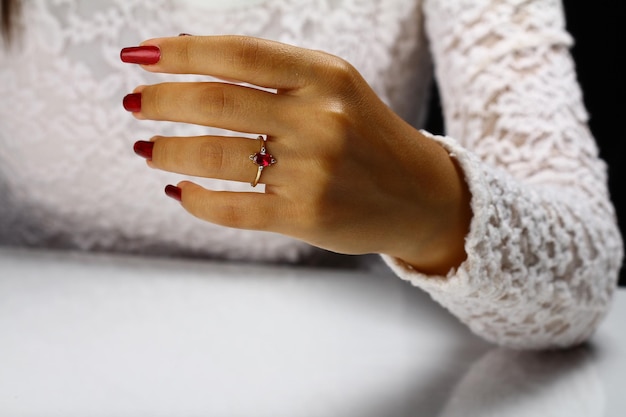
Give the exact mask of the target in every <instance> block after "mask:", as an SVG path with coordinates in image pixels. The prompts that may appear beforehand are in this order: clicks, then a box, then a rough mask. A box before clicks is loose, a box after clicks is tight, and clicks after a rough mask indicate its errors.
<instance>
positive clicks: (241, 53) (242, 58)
mask: <svg viewBox="0 0 626 417" xmlns="http://www.w3.org/2000/svg"><path fill="white" fill-rule="evenodd" d="M234 51H236V52H235V54H234V57H233V59H234V60H235V61H236V62H235V64H237V65H238V66H240V67H242V68H244V69H246V70H248V71H255V70H257V69H258V67H259V64H260V62H261V44H260V40H259V39H256V38H252V37H237V38H235V48H234Z"/></svg>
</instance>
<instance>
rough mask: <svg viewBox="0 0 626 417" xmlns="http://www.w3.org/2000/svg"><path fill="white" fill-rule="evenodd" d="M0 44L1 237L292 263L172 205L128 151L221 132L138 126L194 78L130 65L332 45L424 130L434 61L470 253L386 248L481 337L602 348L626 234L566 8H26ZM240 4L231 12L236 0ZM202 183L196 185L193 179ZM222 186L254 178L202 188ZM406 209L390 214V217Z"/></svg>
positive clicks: (78, 1) (302, 253)
mask: <svg viewBox="0 0 626 417" xmlns="http://www.w3.org/2000/svg"><path fill="white" fill-rule="evenodd" d="M22 3H23V4H22V16H21V18H20V21H19V22H18V23H19V24H20V25H21V26H22V34H21V37H20V38H19V39H18V40H17V42H15V43H14V44H13V45H12V47H11V48H10V49H9V48H4V49H3V50H2V51H0V243H1V244H4V245H7V244H8V245H27V246H47V247H64V248H79V249H83V250H106V251H124V252H131V253H151V254H187V255H198V256H205V257H219V258H227V259H247V260H265V261H270V260H271V261H289V262H297V261H298V260H300V259H303V258H305V257H306V256H308V255H309V254H310V253H311V248H310V247H309V246H307V245H306V244H303V243H298V242H294V241H293V240H291V239H289V238H286V237H283V236H279V235H275V234H270V233H260V232H250V231H243V230H235V229H226V228H221V227H217V226H214V225H211V224H208V223H204V222H201V221H200V220H197V219H195V218H193V217H192V216H190V215H188V214H187V213H185V212H184V211H183V210H181V209H180V207H179V206H178V205H177V204H173V203H172V202H171V201H169V200H167V199H166V198H165V197H164V196H163V186H164V185H165V184H167V183H175V182H177V181H178V180H180V179H182V177H181V176H177V175H175V174H170V173H164V172H157V171H151V170H147V169H146V167H145V163H144V162H143V161H142V159H141V158H138V157H137V156H136V155H134V153H133V151H132V144H133V143H134V142H135V141H136V140H139V139H143V140H145V139H148V138H150V137H151V136H153V135H154V134H162V135H192V134H206V133H224V132H214V131H213V129H209V128H203V127H198V126H188V125H182V124H174V123H166V122H145V121H143V122H141V121H137V120H135V119H134V118H132V117H130V116H129V115H128V113H127V112H125V111H124V110H123V108H122V106H121V99H122V97H123V96H124V95H125V94H126V93H128V92H130V91H131V90H132V89H133V88H134V87H135V86H137V85H140V84H146V83H153V82H158V81H160V80H165V79H169V80H171V79H173V78H175V79H196V78H194V77H193V76H167V75H155V74H148V73H146V72H144V71H141V70H139V69H138V68H137V67H136V66H133V65H126V64H122V63H121V62H120V60H119V51H120V49H121V48H122V47H124V46H132V45H136V44H137V43H139V42H140V41H142V40H144V39H147V38H151V37H157V36H171V35H176V34H178V33H180V32H187V33H192V34H198V35H199V34H206V35H209V34H225V33H236V34H245V35H253V36H260V37H265V38H271V39H276V40H279V41H282V42H286V43H291V44H296V45H299V46H303V47H308V48H314V49H322V50H325V51H327V52H330V53H334V54H337V55H339V56H341V57H343V58H345V59H347V60H348V61H350V62H351V63H352V64H354V65H355V67H356V68H357V69H359V70H360V71H361V73H362V74H363V75H364V77H365V78H366V79H367V80H368V82H369V83H370V84H371V85H372V87H373V88H374V89H375V90H376V92H377V93H378V94H379V95H380V96H381V98H382V99H383V100H384V101H385V102H387V103H388V104H389V105H390V106H391V107H392V108H393V109H394V110H396V112H398V113H399V114H400V115H401V116H402V117H404V118H405V119H406V120H409V121H410V122H412V123H413V124H414V125H415V126H416V127H419V126H420V123H421V121H422V118H423V114H424V104H425V102H426V100H427V97H426V96H427V94H426V92H427V91H428V86H429V83H430V82H431V80H432V76H433V74H432V71H431V68H432V64H434V68H435V71H436V72H435V75H436V77H437V81H438V83H439V88H440V91H441V93H442V101H443V105H444V111H445V122H446V130H447V132H446V133H447V136H446V137H433V139H434V140H437V141H439V142H441V144H442V145H443V146H445V147H446V148H447V149H448V150H449V152H450V154H451V155H453V156H454V157H455V158H457V159H458V161H459V163H460V165H461V167H462V169H463V170H464V173H465V176H466V179H467V182H468V184H469V187H470V190H471V193H472V210H473V220H472V224H471V230H470V232H469V235H468V236H467V243H466V250H467V254H468V258H467V260H466V261H465V262H464V263H463V264H462V265H461V266H460V267H459V268H458V270H454V271H450V272H449V274H448V276H447V277H432V276H428V277H427V276H423V275H422V274H419V273H417V272H416V271H413V270H411V268H409V267H408V266H407V265H404V264H403V263H402V262H400V261H398V260H395V259H389V258H385V260H386V261H387V263H388V264H389V265H390V267H391V268H392V269H393V270H394V271H395V272H396V273H397V274H398V275H399V276H400V277H402V278H403V279H406V280H409V281H411V282H412V283H413V284H415V285H417V286H419V287H421V288H422V289H424V290H426V291H428V292H429V293H430V294H431V295H432V296H433V298H434V299H436V300H437V301H439V302H440V303H441V304H442V305H444V306H445V307H447V308H448V309H449V310H450V311H451V312H452V313H453V314H455V315H456V316H457V317H459V319H460V320H462V321H463V322H465V323H467V325H468V326H469V327H470V328H471V329H472V330H473V331H475V332H476V333H477V334H479V335H481V336H482V337H484V338H486V339H488V340H491V341H493V342H496V343H500V344H503V345H509V346H515V347H521V348H545V347H551V346H566V345H571V344H576V343H578V342H580V341H583V340H585V339H587V338H588V337H589V336H590V335H591V334H592V333H593V331H594V330H595V328H596V325H597V324H598V323H599V321H600V320H601V319H602V317H603V316H604V315H605V313H606V311H607V309H608V308H609V306H610V302H611V296H612V293H613V290H614V288H615V285H616V279H617V271H618V268H619V265H620V264H621V260H622V252H623V248H622V240H621V237H620V235H619V232H618V229H617V226H616V220H615V215H614V211H613V207H612V205H611V203H610V200H609V196H608V192H607V187H606V167H605V165H604V163H603V162H602V161H601V160H599V159H598V156H597V149H596V145H595V143H594V140H593V137H592V136H591V135H590V132H589V130H588V127H587V125H586V120H587V115H586V113H585V109H584V108H583V105H582V100H581V92H580V91H579V87H578V85H577V82H576V76H575V72H574V68H573V64H572V60H571V58H570V56H569V54H568V47H569V46H570V45H571V39H570V37H569V36H568V34H567V33H566V32H565V31H564V21H563V15H562V10H561V5H560V2H559V1H556V0H536V1H521V0H423V1H420V0H265V1H263V0H260V1H259V0H256V1H255V0H239V1H236V2H235V1H233V2H220V1H206V2H202V1H201V0H193V1H192V0H106V1H104V0H103V1H99V2H89V1H87V0H52V1H44V0H23V2H22ZM225 3H227V4H228V5H227V6H226V5H225ZM194 180H197V179H194ZM200 182H201V183H202V184H203V185H205V186H208V187H211V188H214V189H228V190H249V189H250V188H249V185H248V184H238V183H229V182H224V181H211V180H206V181H200ZM390 215H393V213H390Z"/></svg>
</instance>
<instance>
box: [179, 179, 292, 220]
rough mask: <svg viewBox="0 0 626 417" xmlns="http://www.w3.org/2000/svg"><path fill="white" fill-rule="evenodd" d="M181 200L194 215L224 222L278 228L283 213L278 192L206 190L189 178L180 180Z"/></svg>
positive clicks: (203, 218)
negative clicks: (188, 179)
mask: <svg viewBox="0 0 626 417" xmlns="http://www.w3.org/2000/svg"><path fill="white" fill-rule="evenodd" d="M178 187H179V188H180V190H181V204H182V206H183V207H184V208H185V210H187V211H188V212H189V213H191V214H192V215H194V216H196V217H198V218H200V219H202V220H206V221H208V222H211V223H215V224H218V225H221V226H226V227H234V228H237V229H248V230H263V231H275V230H278V229H279V228H280V222H282V219H284V216H281V215H280V214H281V213H280V211H281V210H280V205H279V204H278V198H279V197H278V196H277V195H275V194H265V193H257V192H249V193H246V192H229V191H212V190H207V189H205V188H203V187H201V186H199V185H197V184H194V183H192V182H189V181H183V182H181V183H179V184H178Z"/></svg>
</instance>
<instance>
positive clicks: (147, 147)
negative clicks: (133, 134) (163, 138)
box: [133, 140, 154, 160]
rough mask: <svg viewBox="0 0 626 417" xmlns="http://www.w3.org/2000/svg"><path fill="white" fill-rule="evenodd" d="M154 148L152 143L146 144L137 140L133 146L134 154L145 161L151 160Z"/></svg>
mask: <svg viewBox="0 0 626 417" xmlns="http://www.w3.org/2000/svg"><path fill="white" fill-rule="evenodd" d="M153 148H154V142H148V141H145V140H138V141H137V142H135V144H134V145H133V150H134V151H135V153H136V154H137V155H139V156H141V157H143V158H146V159H147V160H152V149H153Z"/></svg>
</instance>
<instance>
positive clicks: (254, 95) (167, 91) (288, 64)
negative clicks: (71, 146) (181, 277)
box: [133, 36, 471, 274]
mask: <svg viewBox="0 0 626 417" xmlns="http://www.w3.org/2000/svg"><path fill="white" fill-rule="evenodd" d="M142 45H153V46H157V47H158V48H159V49H160V51H161V56H160V60H159V61H158V62H157V63H156V64H152V65H142V68H143V69H145V70H146V71H151V72H161V73H172V74H202V75H210V76H214V77H217V78H219V79H222V80H230V81H232V80H240V81H242V82H245V83H248V84H250V85H254V86H258V87H264V88H269V89H272V90H275V92H274V91H272V92H267V91H263V90H260V89H257V88H251V87H246V86H242V85H235V84H233V83H231V82H199V83H198V82H189V83H163V84H158V85H150V86H140V87H138V88H137V89H135V91H134V92H135V93H141V110H140V111H139V112H135V113H133V114H134V116H135V117H137V118H139V119H149V120H168V121H174V122H182V123H194V124H200V125H205V126H214V127H218V128H223V129H228V130H232V131H236V132H242V133H246V134H253V135H257V134H263V135H267V137H268V142H267V149H268V152H270V153H271V154H272V155H274V156H275V158H276V159H277V161H278V162H277V163H276V164H275V165H273V166H271V167H268V168H266V169H265V170H264V171H263V175H262V176H261V181H260V182H261V183H263V184H265V193H258V192H217V191H212V190H207V189H204V188H202V187H200V186H198V185H196V184H194V183H191V182H187V181H185V182H181V183H179V184H178V187H180V189H181V190H182V202H181V204H182V206H183V207H184V208H185V209H186V210H187V211H189V212H190V213H191V214H193V215H194V216H197V217H199V218H201V219H204V220H206V221H209V222H212V223H216V224H219V225H223V226H227V227H236V228H245V229H253V230H264V231H272V232H278V233H282V234H285V235H288V236H292V237H295V238H297V239H301V240H304V241H306V242H308V243H311V244H313V245H315V246H318V247H321V248H324V249H328V250H331V251H335V252H339V253H346V254H364V253H383V254H387V255H391V256H395V257H398V258H400V259H402V260H404V261H405V262H406V263H408V264H410V265H412V266H413V267H415V268H416V269H417V270H419V271H422V272H425V273H432V274H445V273H447V272H448V271H449V270H450V268H453V267H456V266H458V265H459V264H460V263H461V262H462V261H463V260H464V259H465V257H466V254H465V252H464V245H463V244H464V237H465V236H466V234H467V232H468V228H469V223H470V219H471V210H470V195H469V191H468V189H467V186H466V184H465V182H464V180H463V177H462V173H461V171H460V170H459V168H458V167H457V165H456V164H455V162H454V161H453V160H452V159H451V158H450V156H449V155H448V153H447V152H446V151H445V150H444V149H443V148H442V147H441V146H440V145H439V144H437V143H436V142H434V141H432V140H431V139H429V138H427V137H426V136H424V135H423V134H421V133H420V132H419V131H418V130H416V129H415V128H413V127H412V126H410V125H409V124H407V123H406V122H405V121H403V120H402V119H401V118H400V117H398V116H397V115H396V114H395V113H394V112H393V111H392V110H391V109H390V108H389V107H388V106H386V105H385V104H384V103H383V102H382V101H381V100H380V99H379V98H378V97H377V95H376V94H375V93H374V92H373V91H372V89H371V88H370V87H369V85H368V84H367V82H366V81H365V80H364V79H363V78H362V77H361V75H360V74H359V73H358V72H357V71H356V70H355V69H354V68H353V67H352V66H351V65H350V64H349V63H347V62H346V61H344V60H342V59H340V58H338V57H335V56H332V55H329V54H326V53H323V52H319V51H312V50H307V49H302V48H297V47H293V46H290V45H285V44H281V43H277V42H272V41H267V40H262V39H257V38H250V37H241V36H213V37H198V36H182V37H175V38H160V39H152V40H149V41H146V42H144V43H143V44H142ZM152 141H153V142H154V148H153V153H152V159H151V160H150V161H149V162H148V164H149V165H150V166H151V167H153V168H157V169H162V170H166V171H171V172H177V173H182V174H186V175H193V176H198V177H210V178H220V179H224V180H233V181H242V182H251V181H252V180H253V179H254V176H255V169H256V166H255V165H253V164H252V163H251V162H250V160H249V159H248V156H249V155H250V154H253V153H255V152H258V150H259V142H258V141H256V140H250V139H249V138H246V137H238V138H237V137H236V138H232V137H215V136H203V137H187V138H172V137H154V138H152Z"/></svg>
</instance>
